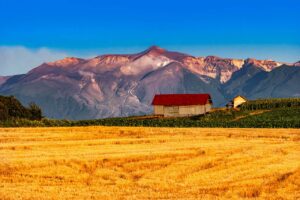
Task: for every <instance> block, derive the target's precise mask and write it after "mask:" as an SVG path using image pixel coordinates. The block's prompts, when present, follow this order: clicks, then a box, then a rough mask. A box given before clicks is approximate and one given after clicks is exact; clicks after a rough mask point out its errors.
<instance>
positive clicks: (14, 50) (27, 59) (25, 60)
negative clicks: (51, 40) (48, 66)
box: [0, 46, 68, 75]
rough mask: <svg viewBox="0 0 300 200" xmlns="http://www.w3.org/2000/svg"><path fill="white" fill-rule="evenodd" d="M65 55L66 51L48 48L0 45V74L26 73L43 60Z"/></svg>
mask: <svg viewBox="0 0 300 200" xmlns="http://www.w3.org/2000/svg"><path fill="white" fill-rule="evenodd" d="M66 56H68V53H66V52H63V51H57V50H51V49H48V48H38V49H29V48H26V47H23V46H0V75H14V74H20V73H26V72H28V71H29V70H31V69H32V68H33V67H36V66H38V65H40V64H41V63H43V62H50V61H55V60H58V59H62V58H64V57H66Z"/></svg>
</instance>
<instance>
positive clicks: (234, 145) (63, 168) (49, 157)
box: [0, 127, 300, 199]
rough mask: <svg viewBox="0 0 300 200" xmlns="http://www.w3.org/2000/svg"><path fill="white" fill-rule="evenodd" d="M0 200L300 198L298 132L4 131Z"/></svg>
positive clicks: (0, 142)
mask: <svg viewBox="0 0 300 200" xmlns="http://www.w3.org/2000/svg"><path fill="white" fill-rule="evenodd" d="M0 160H1V163H0V199H242V198H245V199H247V198H257V199H300V131H299V130H296V129H294V130H293V129H205V128H190V129H189V128H185V129H179V128H178V129H176V128H126V127H82V128H20V129H0Z"/></svg>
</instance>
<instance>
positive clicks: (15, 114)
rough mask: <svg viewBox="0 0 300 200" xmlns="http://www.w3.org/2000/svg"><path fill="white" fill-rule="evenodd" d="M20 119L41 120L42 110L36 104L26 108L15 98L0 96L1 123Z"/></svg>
mask: <svg viewBox="0 0 300 200" xmlns="http://www.w3.org/2000/svg"><path fill="white" fill-rule="evenodd" d="M20 119H27V120H41V119H42V110H41V109H40V107H39V106H38V105H36V104H35V103H30V104H29V107H28V108H26V107H24V106H23V105H22V104H21V103H20V102H19V101H18V100H17V99H16V98H15V97H13V96H9V97H5V96H0V121H2V122H5V121H15V120H20Z"/></svg>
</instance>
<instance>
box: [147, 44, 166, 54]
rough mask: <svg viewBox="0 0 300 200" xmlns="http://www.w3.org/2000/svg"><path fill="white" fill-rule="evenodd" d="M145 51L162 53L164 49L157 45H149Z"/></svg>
mask: <svg viewBox="0 0 300 200" xmlns="http://www.w3.org/2000/svg"><path fill="white" fill-rule="evenodd" d="M146 52H147V53H156V54H162V53H164V52H166V50H165V49H163V48H161V47H159V46H155V45H154V46H151V47H149V48H148V49H147V50H146Z"/></svg>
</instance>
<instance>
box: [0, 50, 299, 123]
mask: <svg viewBox="0 0 300 200" xmlns="http://www.w3.org/2000/svg"><path fill="white" fill-rule="evenodd" d="M280 65H281V63H279V62H275V61H269V60H256V59H247V60H242V59H224V58H219V57H215V56H208V57H194V56H190V55H187V54H183V53H179V52H172V51H167V50H165V49H162V48H159V47H156V46H153V47H151V48H149V49H147V50H145V51H143V52H141V53H137V54H130V55H102V56H98V57H95V58H92V59H80V58H65V59H63V60H59V61H56V62H51V63H44V64H42V65H40V66H38V67H37V68H35V69H33V70H31V71H29V72H28V73H27V74H24V75H17V76H13V77H10V78H9V79H8V80H5V81H2V85H1V82H0V94H4V95H15V96H16V97H17V98H18V99H20V100H21V101H22V102H23V103H24V104H28V103H29V102H32V101H34V102H36V103H37V104H38V105H40V106H41V107H42V108H43V110H44V112H45V115H46V116H47V117H51V118H67V119H93V118H104V117H116V116H128V115H143V114H148V113H151V112H152V107H151V101H152V98H153V96H154V95H155V94H160V93H210V94H211V95H212V97H213V101H214V105H215V106H223V105H225V104H226V102H227V101H228V100H229V99H230V98H232V97H233V96H234V95H236V94H243V95H245V96H246V97H251V98H252V97H253V98H254V97H268V96H276V97H277V96H300V94H299V91H300V86H298V85H300V84H299V80H300V79H299V78H300V77H299V76H300V75H299V73H298V71H297V70H298V69H299V67H297V64H294V65H291V66H283V67H279V66H280ZM292 74H293V75H292ZM277 76H280V77H282V78H280V83H278V84H277V83H276V80H277V79H278V78H277ZM284 77H285V78H284ZM0 81H1V79H0ZM258 83H259V84H258ZM268 84H272V86H269V87H268V86H267V85H268ZM291 85H292V86H291ZM288 87H292V88H293V89H291V88H288ZM278 88H279V89H280V91H278ZM265 90H272V91H273V92H264V91H265ZM284 90H285V91H284ZM264 94H265V95H264Z"/></svg>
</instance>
